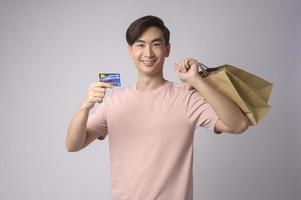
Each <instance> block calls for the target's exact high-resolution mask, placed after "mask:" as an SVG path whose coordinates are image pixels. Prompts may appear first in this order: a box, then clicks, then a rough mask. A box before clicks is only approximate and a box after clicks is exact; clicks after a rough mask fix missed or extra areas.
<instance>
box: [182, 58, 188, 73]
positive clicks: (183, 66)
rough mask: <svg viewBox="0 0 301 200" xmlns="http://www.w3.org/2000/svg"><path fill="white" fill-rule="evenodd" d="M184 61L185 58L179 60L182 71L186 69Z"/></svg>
mask: <svg viewBox="0 0 301 200" xmlns="http://www.w3.org/2000/svg"><path fill="white" fill-rule="evenodd" d="M185 62H186V60H182V61H181V71H182V72H183V73H185V72H186V71H187V70H186V67H185Z"/></svg>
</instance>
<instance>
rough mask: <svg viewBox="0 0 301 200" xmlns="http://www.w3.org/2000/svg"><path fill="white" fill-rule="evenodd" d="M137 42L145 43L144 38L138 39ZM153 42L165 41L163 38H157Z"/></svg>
mask: <svg viewBox="0 0 301 200" xmlns="http://www.w3.org/2000/svg"><path fill="white" fill-rule="evenodd" d="M136 42H141V43H145V41H144V40H137V41H136ZM151 42H152V43H153V42H163V39H162V38H155V39H153V40H152V41H151Z"/></svg>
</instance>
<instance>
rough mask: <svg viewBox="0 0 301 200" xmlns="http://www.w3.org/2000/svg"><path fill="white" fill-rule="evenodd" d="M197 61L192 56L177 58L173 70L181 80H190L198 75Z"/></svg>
mask: <svg viewBox="0 0 301 200" xmlns="http://www.w3.org/2000/svg"><path fill="white" fill-rule="evenodd" d="M198 67H199V62H198V61H197V60H195V59H192V58H186V59H183V60H179V61H177V62H176V63H175V64H174V68H175V71H176V73H177V75H178V77H179V78H180V80H181V81H183V82H188V83H189V82H190V81H193V80H195V79H197V78H199V77H200V75H199V70H198Z"/></svg>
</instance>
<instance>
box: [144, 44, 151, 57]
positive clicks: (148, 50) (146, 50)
mask: <svg viewBox="0 0 301 200" xmlns="http://www.w3.org/2000/svg"><path fill="white" fill-rule="evenodd" d="M143 54H144V56H145V57H153V56H154V52H153V49H152V47H151V45H146V46H145V48H144V52H143Z"/></svg>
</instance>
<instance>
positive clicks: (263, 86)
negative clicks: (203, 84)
mask: <svg viewBox="0 0 301 200" xmlns="http://www.w3.org/2000/svg"><path fill="white" fill-rule="evenodd" d="M202 66H204V65H202V64H201V67H202ZM200 74H201V76H203V77H204V76H207V79H208V81H209V82H210V83H211V84H212V85H213V86H214V87H215V88H216V89H217V90H218V91H220V92H221V93H222V94H224V95H225V96H227V97H228V98H230V99H231V100H232V101H233V102H234V103H235V104H236V105H237V106H238V107H239V108H240V109H241V110H242V112H243V113H244V114H245V116H246V117H247V118H248V119H249V121H250V124H251V125H256V124H257V123H258V122H259V121H260V120H261V119H262V118H263V117H264V115H265V114H266V113H267V112H268V111H269V109H270V106H269V105H268V100H269V98H270V95H271V92H272V86H273V84H272V83H270V82H268V81H266V80H264V79H262V78H260V77H258V76H256V75H254V74H251V73H249V72H246V71H244V70H242V69H240V68H238V67H234V66H232V65H222V66H219V67H215V68H206V69H204V68H203V71H201V72H200Z"/></svg>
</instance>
